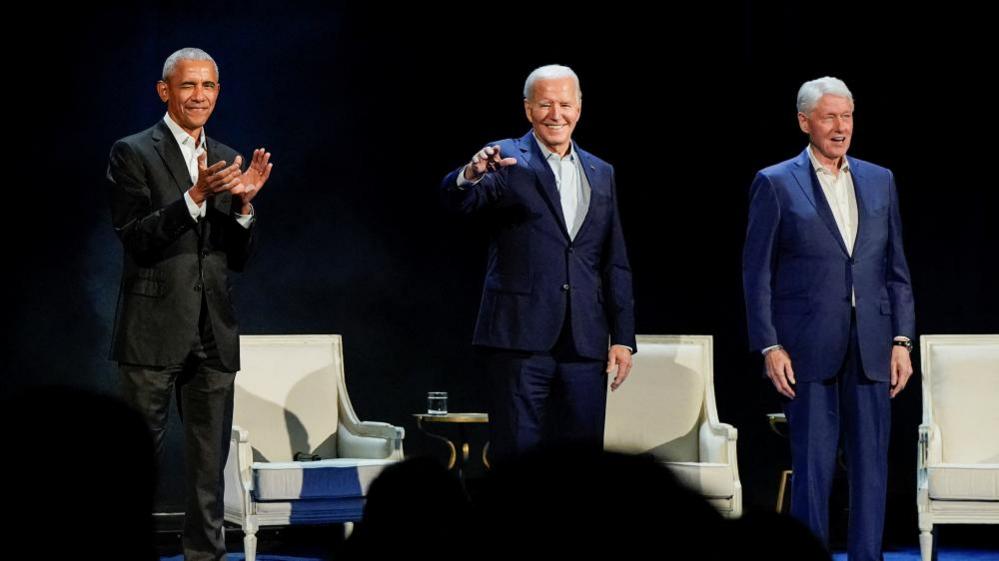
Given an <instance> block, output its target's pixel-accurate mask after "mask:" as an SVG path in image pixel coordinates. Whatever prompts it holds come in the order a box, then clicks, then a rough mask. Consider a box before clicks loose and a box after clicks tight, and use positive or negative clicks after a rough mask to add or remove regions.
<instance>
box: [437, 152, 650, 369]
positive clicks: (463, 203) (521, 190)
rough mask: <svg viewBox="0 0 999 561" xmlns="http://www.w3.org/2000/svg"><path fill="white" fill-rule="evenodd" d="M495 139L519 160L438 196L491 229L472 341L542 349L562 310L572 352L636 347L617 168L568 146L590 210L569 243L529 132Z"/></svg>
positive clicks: (448, 183) (453, 181)
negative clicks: (584, 180) (579, 169)
mask: <svg viewBox="0 0 999 561" xmlns="http://www.w3.org/2000/svg"><path fill="white" fill-rule="evenodd" d="M495 144H499V145H500V150H501V152H502V154H503V156H504V157H514V158H516V159H517V164H516V165H512V166H509V167H505V168H502V169H500V170H499V171H497V172H495V173H488V174H486V175H485V176H483V177H482V179H481V181H479V183H477V184H475V185H467V186H465V187H464V188H459V187H458V186H457V178H458V174H459V173H462V171H463V169H464V167H461V168H459V169H457V170H455V171H453V172H451V173H450V174H448V175H447V177H445V178H444V182H443V184H442V187H441V193H442V198H443V201H444V203H445V205H446V206H447V207H449V208H450V209H452V210H455V211H458V212H461V213H477V214H478V216H479V218H478V219H481V220H485V221H487V223H488V224H489V226H490V242H489V259H488V265H487V268H486V278H485V287H484V289H483V292H482V302H481V306H480V308H479V317H478V320H477V322H476V326H475V334H474V336H473V344H475V345H479V346H484V347H493V348H499V349H514V350H522V351H535V352H543V351H548V350H550V349H551V348H552V347H553V346H554V345H555V342H556V341H557V340H558V337H559V334H560V333H561V331H562V326H563V323H564V321H565V317H566V314H567V313H568V314H569V316H570V320H571V322H570V323H571V329H572V338H573V341H574V342H575V345H576V351H577V352H578V353H579V354H580V355H581V356H584V357H587V358H593V359H605V358H606V357H607V348H608V338H609V342H610V344H622V345H628V346H630V347H631V348H633V349H636V350H637V348H636V345H635V313H634V300H633V296H632V285H631V266H630V265H629V264H628V255H627V252H626V251H625V244H624V236H623V234H622V232H621V219H620V216H619V214H618V208H617V193H616V189H615V186H614V168H613V167H612V166H611V165H610V164H608V163H607V162H604V161H603V160H601V159H600V158H597V157H596V156H594V155H592V154H590V153H588V152H585V151H584V150H582V149H580V148H579V146H578V145H576V144H573V150H575V152H576V154H577V155H578V156H579V158H580V161H581V163H582V166H583V170H584V172H585V173H586V178H587V180H588V181H589V184H590V188H591V191H592V192H591V195H590V204H589V209H588V210H587V212H586V218H585V220H584V221H583V223H582V225H581V226H580V229H579V232H578V233H577V234H576V237H575V239H574V240H570V238H569V233H568V231H567V230H566V225H565V218H564V217H563V216H562V206H561V203H560V199H559V194H558V190H557V188H556V185H555V176H554V174H553V173H552V171H551V168H550V167H549V166H548V164H547V163H546V162H545V160H544V156H543V155H542V152H541V149H540V147H539V146H538V144H537V141H536V140H535V139H534V137H533V133H532V132H529V133H528V134H526V135H524V136H523V137H522V138H519V139H508V140H503V141H499V142H494V143H490V145H491V146H492V145H495Z"/></svg>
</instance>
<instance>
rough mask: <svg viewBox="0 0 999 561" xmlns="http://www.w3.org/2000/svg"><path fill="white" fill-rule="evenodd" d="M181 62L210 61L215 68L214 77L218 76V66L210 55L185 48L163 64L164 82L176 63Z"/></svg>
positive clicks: (169, 57)
mask: <svg viewBox="0 0 999 561" xmlns="http://www.w3.org/2000/svg"><path fill="white" fill-rule="evenodd" d="M182 60H209V61H211V63H212V66H214V67H215V76H218V75H219V65H218V63H216V62H215V59H214V58H212V56H211V55H210V54H208V53H206V52H205V51H202V50H201V49H196V48H194V47H185V48H183V49H180V50H179V51H176V52H175V53H173V54H172V55H170V56H168V57H167V59H166V62H164V63H163V81H164V82H166V81H167V78H169V77H170V75H171V74H173V71H174V69H175V68H176V67H177V63H178V62H180V61H182Z"/></svg>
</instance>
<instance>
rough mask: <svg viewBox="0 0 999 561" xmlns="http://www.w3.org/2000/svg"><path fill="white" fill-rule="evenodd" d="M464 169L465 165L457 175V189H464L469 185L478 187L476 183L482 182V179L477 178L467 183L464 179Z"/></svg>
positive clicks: (466, 166)
mask: <svg viewBox="0 0 999 561" xmlns="http://www.w3.org/2000/svg"><path fill="white" fill-rule="evenodd" d="M466 168H468V165H467V164H466V165H465V167H463V168H461V172H460V173H459V174H458V187H459V188H464V187H467V186H469V185H478V183H479V182H480V181H482V177H479V178H478V179H476V180H475V181H469V180H467V179H465V169H466Z"/></svg>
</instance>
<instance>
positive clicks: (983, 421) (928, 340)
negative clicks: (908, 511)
mask: <svg viewBox="0 0 999 561" xmlns="http://www.w3.org/2000/svg"><path fill="white" fill-rule="evenodd" d="M919 345H920V351H921V355H922V371H923V376H922V379H923V422H922V424H921V425H919V451H918V456H917V459H916V461H917V466H918V467H917V469H918V472H917V478H916V506H917V509H918V512H919V549H920V551H921V553H922V558H923V561H930V560H931V559H932V558H933V527H934V525H935V524H999V406H997V404H999V335H923V336H922V337H920V340H919Z"/></svg>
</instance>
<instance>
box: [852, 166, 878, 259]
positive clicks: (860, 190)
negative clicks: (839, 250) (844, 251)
mask: <svg viewBox="0 0 999 561" xmlns="http://www.w3.org/2000/svg"><path fill="white" fill-rule="evenodd" d="M846 160H847V162H849V163H850V178H851V179H853V192H854V193H855V194H856V197H857V239H856V240H854V241H853V254H854V255H857V252H858V250H859V249H860V244H861V242H863V241H864V240H865V239H866V237H867V236H866V235H867V226H868V225H869V224H868V223H869V221H868V220H867V213H868V211H869V210H870V209H871V208H873V206H872V204H873V201H871V200H870V197H871V195H872V193H871V191H870V189H867V188H866V185H867V182H866V177H864V175H863V173H864V170H863V167H862V166H859V165H857V160H855V159H853V158H851V157H849V156H847V157H846Z"/></svg>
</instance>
